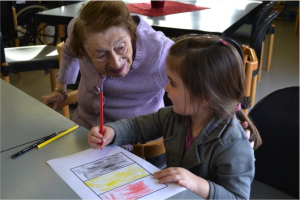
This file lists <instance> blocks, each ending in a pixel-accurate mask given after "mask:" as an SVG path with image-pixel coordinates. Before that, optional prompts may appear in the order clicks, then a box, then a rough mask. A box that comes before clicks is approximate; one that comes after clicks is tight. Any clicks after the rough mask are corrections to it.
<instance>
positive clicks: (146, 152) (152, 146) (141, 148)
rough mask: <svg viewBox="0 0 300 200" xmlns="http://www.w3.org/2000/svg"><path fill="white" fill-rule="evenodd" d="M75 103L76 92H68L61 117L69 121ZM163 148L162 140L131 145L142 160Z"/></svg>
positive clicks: (160, 151) (58, 46) (163, 150)
mask: <svg viewBox="0 0 300 200" xmlns="http://www.w3.org/2000/svg"><path fill="white" fill-rule="evenodd" d="M63 45H64V42H61V43H59V44H58V45H57V52H58V60H59V62H60V60H61V55H62V48H63ZM76 102H77V90H74V91H72V92H68V99H67V101H64V102H62V103H61V104H60V106H59V108H62V109H63V110H62V112H63V115H64V116H65V117H67V118H69V119H70V114H69V105H70V104H74V103H76ZM165 151H166V150H165V146H164V142H163V139H162V138H159V139H157V140H153V141H151V142H147V143H146V144H140V143H138V144H135V145H133V153H134V154H135V155H137V156H139V157H141V158H143V159H145V158H152V157H156V156H159V155H161V154H163V153H165Z"/></svg>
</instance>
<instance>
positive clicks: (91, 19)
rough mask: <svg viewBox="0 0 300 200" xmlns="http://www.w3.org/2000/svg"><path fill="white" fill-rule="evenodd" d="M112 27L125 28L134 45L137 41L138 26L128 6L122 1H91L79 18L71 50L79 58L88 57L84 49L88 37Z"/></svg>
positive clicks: (75, 26)
mask: <svg viewBox="0 0 300 200" xmlns="http://www.w3.org/2000/svg"><path fill="white" fill-rule="evenodd" d="M112 26H119V27H122V28H124V29H125V30H126V31H128V33H129V34H130V36H131V39H132V43H135V40H136V24H135V22H134V21H133V19H132V17H131V15H130V13H129V11H128V9H127V7H126V5H125V4H124V2H122V1H89V2H88V3H86V4H84V5H83V7H82V8H81V10H80V15H79V17H78V18H77V20H76V22H75V25H74V29H73V33H72V36H71V37H72V39H71V42H70V48H71V50H72V52H73V53H74V55H75V56H76V57H78V58H82V57H87V53H86V51H85V49H84V47H83V44H84V41H85V39H86V35H87V34H88V33H92V32H101V31H104V30H106V29H108V28H110V27H112Z"/></svg>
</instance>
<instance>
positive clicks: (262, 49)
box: [257, 42, 265, 81]
mask: <svg viewBox="0 0 300 200" xmlns="http://www.w3.org/2000/svg"><path fill="white" fill-rule="evenodd" d="M264 46H265V42H262V45H261V55H260V62H259V71H258V75H257V81H260V78H261V71H262V67H263V65H262V63H263V59H262V58H263V56H264Z"/></svg>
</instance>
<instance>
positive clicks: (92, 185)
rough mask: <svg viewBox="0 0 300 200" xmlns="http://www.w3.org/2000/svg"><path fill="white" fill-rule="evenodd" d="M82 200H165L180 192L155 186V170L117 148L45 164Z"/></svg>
mask: <svg viewBox="0 0 300 200" xmlns="http://www.w3.org/2000/svg"><path fill="white" fill-rule="evenodd" d="M47 163H48V164H49V165H50V166H51V168H52V169H53V170H54V171H55V172H56V173H57V174H58V175H59V176H60V177H61V178H62V179H63V180H64V181H65V182H66V183H67V184H68V185H69V186H70V187H71V188H72V189H73V190H74V191H75V192H76V193H77V194H78V195H79V196H80V197H81V198H82V199H137V198H139V199H166V198H168V197H170V196H173V195H175V194H177V193H179V192H181V191H183V190H186V189H185V188H184V187H181V186H180V185H178V184H175V183H172V184H159V183H157V180H156V179H154V178H153V173H154V172H156V171H159V170H160V169H158V168H157V167H155V166H153V165H152V164H150V163H148V162H147V161H145V160H143V159H141V158H140V157H138V156H136V155H134V154H132V153H130V152H128V151H126V150H124V149H123V148H121V147H118V146H106V147H104V149H103V150H100V149H99V150H94V149H87V150H85V151H82V152H79V153H76V154H72V155H69V156H65V157H62V158H57V159H53V160H49V161H47Z"/></svg>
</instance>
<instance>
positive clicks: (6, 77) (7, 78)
mask: <svg viewBox="0 0 300 200" xmlns="http://www.w3.org/2000/svg"><path fill="white" fill-rule="evenodd" d="M2 79H3V80H5V81H6V82H8V83H10V79H9V76H2Z"/></svg>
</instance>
